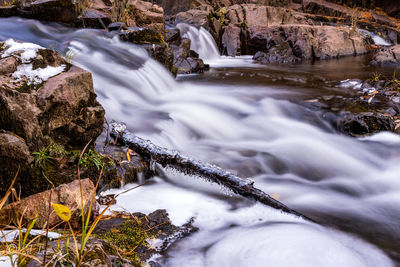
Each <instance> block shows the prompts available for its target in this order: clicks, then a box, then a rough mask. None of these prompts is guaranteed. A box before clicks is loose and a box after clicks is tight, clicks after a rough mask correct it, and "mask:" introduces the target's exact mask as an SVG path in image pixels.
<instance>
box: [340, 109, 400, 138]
mask: <svg viewBox="0 0 400 267" xmlns="http://www.w3.org/2000/svg"><path fill="white" fill-rule="evenodd" d="M394 127H395V124H394V122H393V120H392V118H391V117H390V116H385V115H382V114H377V113H372V112H362V113H359V114H347V115H345V116H344V117H343V118H342V119H340V120H339V122H338V128H339V129H340V130H341V131H342V132H345V133H347V134H349V135H352V136H363V135H368V134H375V133H378V132H381V131H390V132H392V131H393V130H394Z"/></svg>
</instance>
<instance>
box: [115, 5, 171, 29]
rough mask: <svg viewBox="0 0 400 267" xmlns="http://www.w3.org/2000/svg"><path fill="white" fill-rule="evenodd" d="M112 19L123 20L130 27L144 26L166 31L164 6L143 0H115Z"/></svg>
mask: <svg viewBox="0 0 400 267" xmlns="http://www.w3.org/2000/svg"><path fill="white" fill-rule="evenodd" d="M112 21H123V22H125V23H126V25H127V26H128V27H144V28H148V29H150V30H154V31H158V32H160V33H164V10H163V8H162V7H160V6H158V5H155V4H152V3H150V2H146V1H142V0H129V1H127V2H126V3H125V2H124V1H114V2H113V6H112Z"/></svg>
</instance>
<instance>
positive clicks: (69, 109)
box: [0, 41, 104, 196]
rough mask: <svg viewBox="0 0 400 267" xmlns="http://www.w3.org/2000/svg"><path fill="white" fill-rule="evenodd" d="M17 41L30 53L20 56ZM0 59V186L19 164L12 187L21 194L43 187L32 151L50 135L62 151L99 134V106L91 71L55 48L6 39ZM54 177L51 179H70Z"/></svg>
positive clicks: (44, 144)
mask: <svg viewBox="0 0 400 267" xmlns="http://www.w3.org/2000/svg"><path fill="white" fill-rule="evenodd" d="M18 45H19V46H21V47H29V46H31V47H32V46H33V47H34V48H33V49H31V50H30V52H29V53H30V54H32V53H33V54H34V55H35V54H36V55H35V56H32V57H28V58H27V57H26V56H23V55H24V51H26V50H25V49H26V48H24V49H23V48H21V50H19V51H17V50H16V49H14V48H13V47H18ZM13 49H14V50H13ZM28 50H29V49H28ZM29 53H28V54H29ZM0 58H1V60H0V62H1V63H2V64H1V67H0V83H1V85H0V135H1V137H0V151H1V153H0V158H1V162H0V165H1V167H2V168H1V169H2V170H4V171H2V172H1V173H0V181H1V184H2V188H1V190H0V191H1V192H4V190H6V188H7V187H8V185H9V184H10V183H11V180H12V179H13V177H14V175H15V173H16V171H17V169H18V166H20V167H21V170H20V173H19V175H18V179H17V182H16V186H17V187H20V188H21V192H22V195H24V196H26V195H30V194H32V193H36V192H38V191H39V190H44V189H46V188H47V187H48V186H49V185H48V183H47V182H46V180H45V179H44V177H42V175H41V172H40V170H38V169H34V164H33V157H32V153H34V152H38V151H40V150H44V149H45V148H46V147H47V146H48V145H49V144H50V143H51V142H52V140H54V141H55V142H57V143H58V144H60V145H62V146H63V147H65V148H66V149H68V150H71V149H78V150H81V149H83V147H84V146H85V145H86V144H87V143H88V142H89V141H90V140H95V139H96V138H97V136H99V135H100V134H101V131H102V129H103V122H104V110H103V108H102V106H101V105H100V104H99V103H98V102H97V100H96V94H95V93H94V90H93V84H92V76H91V74H90V73H89V72H87V71H84V70H82V69H80V68H78V67H74V66H71V65H69V64H68V63H67V62H66V61H65V60H64V59H63V58H62V57H61V56H60V55H58V53H56V52H54V51H51V50H47V49H43V48H40V47H39V46H35V45H33V44H28V43H24V44H18V43H16V42H14V41H7V42H6V43H5V44H4V49H3V50H2V51H1V53H0ZM51 76H53V77H51ZM74 170H75V167H74ZM57 177H58V176H57ZM75 178H76V177H75ZM57 179H59V181H54V182H55V183H56V184H59V183H60V182H65V181H66V180H67V181H68V180H69V181H71V179H70V178H68V179H64V178H62V177H61V176H60V177H58V178H57Z"/></svg>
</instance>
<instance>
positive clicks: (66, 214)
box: [51, 204, 71, 222]
mask: <svg viewBox="0 0 400 267" xmlns="http://www.w3.org/2000/svg"><path fill="white" fill-rule="evenodd" d="M51 205H52V206H53V209H54V211H55V212H56V213H57V215H58V217H60V219H61V220H63V221H64V222H69V220H70V219H71V210H70V209H69V208H68V207H67V206H64V205H61V204H51Z"/></svg>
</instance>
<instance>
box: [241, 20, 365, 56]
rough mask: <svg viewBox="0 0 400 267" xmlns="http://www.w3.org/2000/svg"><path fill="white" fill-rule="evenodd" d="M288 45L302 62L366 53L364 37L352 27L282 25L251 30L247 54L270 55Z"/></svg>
mask: <svg viewBox="0 0 400 267" xmlns="http://www.w3.org/2000/svg"><path fill="white" fill-rule="evenodd" d="M283 43H287V44H288V45H289V46H290V48H291V49H292V50H293V55H294V56H296V57H298V58H301V59H329V58H336V57H341V56H350V55H359V54H363V53H366V52H367V50H366V48H365V44H364V40H363V38H362V37H361V36H360V35H359V34H358V33H357V32H352V31H351V30H350V29H348V28H344V27H343V28H340V27H332V26H310V25H282V26H274V27H269V28H268V29H267V30H266V31H257V30H255V29H252V30H250V31H249V37H248V41H247V47H246V48H247V49H246V51H247V53H248V54H253V53H256V52H258V51H262V52H266V53H268V52H269V50H270V49H272V48H274V47H276V46H280V45H282V44H283Z"/></svg>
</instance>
